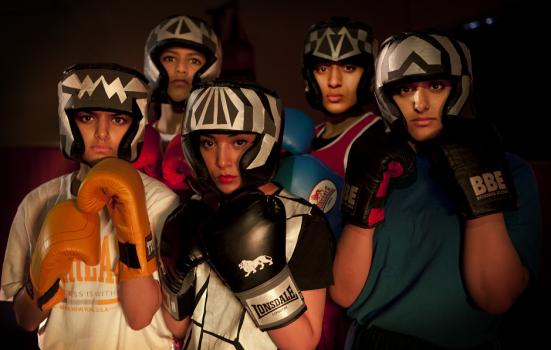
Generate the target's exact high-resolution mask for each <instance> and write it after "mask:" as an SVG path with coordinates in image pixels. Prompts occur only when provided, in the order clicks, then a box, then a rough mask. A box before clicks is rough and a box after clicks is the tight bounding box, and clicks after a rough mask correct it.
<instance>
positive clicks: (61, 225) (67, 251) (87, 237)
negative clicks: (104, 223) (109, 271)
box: [26, 199, 100, 311]
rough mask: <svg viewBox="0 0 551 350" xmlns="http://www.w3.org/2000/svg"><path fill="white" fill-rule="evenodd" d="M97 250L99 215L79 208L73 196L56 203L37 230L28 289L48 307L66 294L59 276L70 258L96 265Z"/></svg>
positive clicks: (63, 275)
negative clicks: (38, 231) (38, 230)
mask: <svg viewBox="0 0 551 350" xmlns="http://www.w3.org/2000/svg"><path fill="white" fill-rule="evenodd" d="M99 253H100V224H99V216H98V215H97V214H96V213H85V212H82V211H80V210H79V209H78V208H77V206H76V203H75V201H74V200H72V199H71V200H66V201H63V202H60V203H58V204H57V205H55V206H54V207H52V208H51V209H50V211H49V212H48V214H47V215H46V218H45V219H44V223H43V224H42V228H41V230H40V233H39V234H38V238H37V240H36V245H35V248H34V252H33V254H32V258H31V265H30V271H29V281H28V283H27V285H26V289H27V293H28V294H29V295H30V296H31V298H33V299H34V298H37V303H38V307H39V308H40V309H41V310H44V311H46V310H50V309H51V308H52V307H54V306H55V305H56V304H57V303H59V302H60V301H62V300H63V298H64V296H65V294H64V292H63V288H62V287H61V286H60V285H59V280H60V279H61V278H63V277H65V275H67V273H69V270H70V269H71V265H72V263H73V260H74V259H80V260H82V261H84V262H85V263H86V264H88V265H92V266H93V265H97V264H98V263H99ZM29 282H30V283H29Z"/></svg>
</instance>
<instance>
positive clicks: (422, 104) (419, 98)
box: [413, 87, 430, 113]
mask: <svg viewBox="0 0 551 350" xmlns="http://www.w3.org/2000/svg"><path fill="white" fill-rule="evenodd" d="M413 108H415V111H417V112H418V113H423V112H426V111H428V110H429V109H430V104H429V99H428V96H427V91H426V90H425V89H424V88H422V87H420V88H417V89H416V90H415V93H414V95H413Z"/></svg>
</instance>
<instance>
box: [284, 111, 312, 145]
mask: <svg viewBox="0 0 551 350" xmlns="http://www.w3.org/2000/svg"><path fill="white" fill-rule="evenodd" d="M284 112H285V127H284V128H283V140H282V142H281V146H282V148H283V150H285V151H287V152H289V153H291V154H305V153H309V152H310V146H311V145H312V140H313V139H314V120H313V119H312V118H311V117H310V116H309V115H308V114H306V113H304V112H303V111H301V110H299V109H296V108H290V107H285V108H284Z"/></svg>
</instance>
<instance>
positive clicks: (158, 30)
mask: <svg viewBox="0 0 551 350" xmlns="http://www.w3.org/2000/svg"><path fill="white" fill-rule="evenodd" d="M174 46H180V47H186V48H190V49H193V50H197V51H199V52H201V53H202V54H203V55H205V59H206V62H205V64H204V65H203V67H201V69H199V70H198V71H197V73H196V75H197V76H198V77H199V78H200V79H205V78H207V79H214V78H217V77H218V76H219V75H220V71H221V69H222V46H221V44H220V41H219V40H218V37H217V36H216V33H215V32H214V30H213V29H212V28H211V26H210V25H208V24H207V22H205V21H203V20H202V19H199V18H196V17H190V16H171V17H168V18H165V19H164V20H163V21H162V22H161V23H159V24H158V25H157V26H156V27H155V28H153V30H152V31H151V32H150V33H149V36H148V38H147V41H146V43H145V53H144V74H145V76H146V78H147V79H148V80H149V81H150V82H151V84H153V89H154V90H160V91H159V93H160V94H161V95H163V97H164V98H165V99H168V101H170V98H169V97H168V95H166V89H167V86H168V76H167V74H166V71H165V69H164V67H163V65H162V64H161V61H160V55H161V53H162V51H163V50H165V49H166V48H168V47H174ZM172 102H174V101H172Z"/></svg>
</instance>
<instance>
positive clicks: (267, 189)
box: [258, 182, 279, 195]
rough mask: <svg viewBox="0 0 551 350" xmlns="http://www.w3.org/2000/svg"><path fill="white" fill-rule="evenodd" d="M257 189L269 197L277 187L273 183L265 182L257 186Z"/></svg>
mask: <svg viewBox="0 0 551 350" xmlns="http://www.w3.org/2000/svg"><path fill="white" fill-rule="evenodd" d="M258 189H259V190H261V191H262V192H264V194H267V195H270V194H274V193H275V192H276V191H277V190H278V189H279V187H277V186H276V185H275V184H274V183H273V182H267V183H265V184H264V185H262V186H259V187H258Z"/></svg>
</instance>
